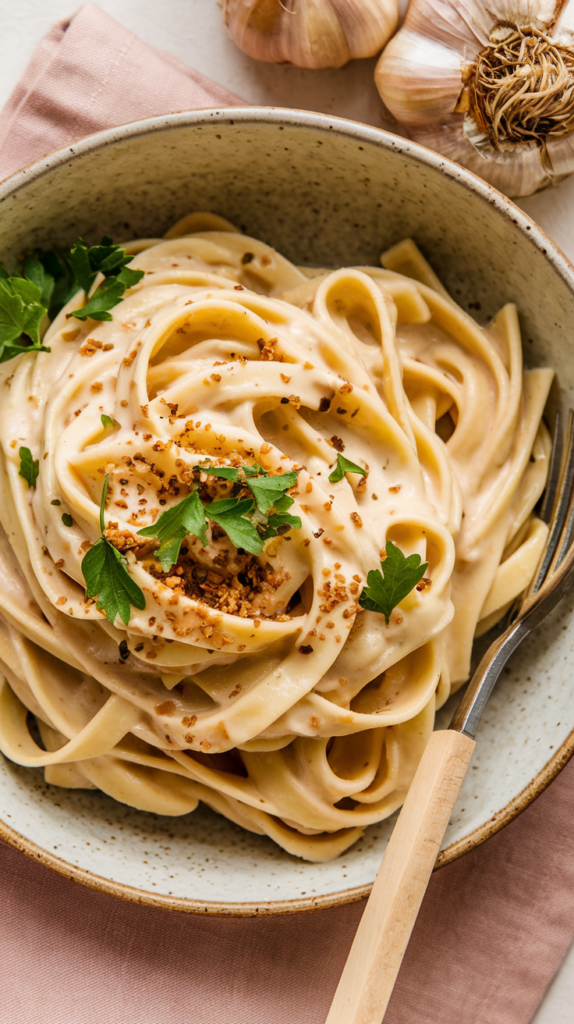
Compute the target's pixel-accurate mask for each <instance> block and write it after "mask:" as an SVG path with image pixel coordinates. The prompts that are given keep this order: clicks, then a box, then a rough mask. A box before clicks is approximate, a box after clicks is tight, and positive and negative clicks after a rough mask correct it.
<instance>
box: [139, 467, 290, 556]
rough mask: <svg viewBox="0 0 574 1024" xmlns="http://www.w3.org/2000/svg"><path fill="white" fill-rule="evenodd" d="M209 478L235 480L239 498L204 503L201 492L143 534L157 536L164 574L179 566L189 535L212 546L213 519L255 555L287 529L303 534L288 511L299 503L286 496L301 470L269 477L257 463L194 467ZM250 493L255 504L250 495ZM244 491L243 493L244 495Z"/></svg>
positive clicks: (193, 495) (162, 514) (162, 515)
mask: <svg viewBox="0 0 574 1024" xmlns="http://www.w3.org/2000/svg"><path fill="white" fill-rule="evenodd" d="M194 469H196V470H201V472H203V473H208V474H211V475H212V476H217V477H221V478H222V479H223V480H230V481H231V482H232V483H233V484H234V485H236V486H235V487H234V490H235V491H236V492H238V493H239V496H238V495H237V493H236V494H235V495H232V496H230V497H227V498H221V499H219V500H217V501H212V502H203V501H201V499H200V497H199V494H198V493H197V491H193V492H192V493H191V494H190V495H188V497H187V498H183V500H182V501H180V502H178V504H177V505H174V506H173V507H172V508H170V509H168V510H167V511H166V512H162V513H161V515H160V517H159V519H158V520H157V521H156V522H155V523H153V524H152V525H151V526H145V527H144V528H143V529H142V530H138V534H140V535H142V536H144V537H155V538H156V539H157V540H159V541H160V546H159V548H157V550H156V551H155V552H154V554H155V556H156V557H157V558H158V559H159V561H160V562H161V567H162V569H163V571H164V572H168V571H169V569H170V568H171V566H172V565H174V563H175V562H177V560H178V558H179V552H180V549H181V545H182V543H183V540H184V538H185V537H186V536H187V534H191V535H193V536H195V537H199V539H200V541H201V543H202V544H203V546H204V547H205V546H206V545H207V520H208V519H211V520H212V521H213V522H214V523H217V525H218V526H219V527H221V529H222V530H224V532H225V533H226V534H227V536H228V537H229V539H230V541H231V543H232V544H234V545H235V547H236V548H243V549H244V550H245V551H249V552H250V554H252V555H260V554H261V552H262V551H263V544H264V542H265V541H266V540H268V539H269V538H270V537H276V536H277V535H278V533H285V532H286V529H300V528H301V519H300V518H299V516H292V515H290V514H289V513H288V512H287V511H286V510H287V509H288V508H290V507H291V505H292V504H293V498H291V497H290V496H289V495H288V494H286V493H285V492H286V491H287V490H288V489H289V488H290V487H293V486H294V484H295V483H296V481H297V470H293V471H292V472H290V473H281V474H279V475H278V476H269V474H268V473H267V472H266V471H265V470H263V469H261V467H260V466H258V465H257V464H256V465H254V466H240V467H237V466H194ZM245 488H248V489H249V490H250V491H251V493H252V495H253V498H254V499H255V501H253V499H252V498H250V497H247V496H246V495H245ZM241 492H243V494H242V493H241Z"/></svg>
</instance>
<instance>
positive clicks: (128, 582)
mask: <svg viewBox="0 0 574 1024" xmlns="http://www.w3.org/2000/svg"><path fill="white" fill-rule="evenodd" d="M108 483H109V477H108V475H107V474H106V477H105V480H104V486H103V488H102V497H101V501H100V530H101V532H102V536H101V537H100V538H99V540H97V541H96V543H95V544H94V545H93V546H92V547H91V548H90V550H89V551H88V552H87V553H86V554H85V555H84V557H83V559H82V573H83V575H84V580H85V582H86V597H97V598H98V600H97V604H96V608H98V609H99V610H100V611H101V610H103V611H105V613H106V618H107V619H108V620H109V621H110V622H111V623H112V625H113V624H114V622H115V621H116V618H117V616H118V615H119V616H120V618H121V620H122V622H123V623H125V625H126V626H127V625H128V623H129V621H130V614H131V605H133V606H134V607H135V608H139V609H143V608H145V596H144V592H143V590H142V589H141V588H140V587H139V586H138V584H137V583H136V582H135V580H132V578H131V576H130V574H129V572H128V571H127V569H126V560H125V558H124V557H123V555H121V554H120V552H119V551H118V550H117V548H115V547H114V545H113V544H111V543H110V541H109V540H108V539H107V537H104V536H103V533H104V529H105V525H104V508H105V504H106V494H107V492H108Z"/></svg>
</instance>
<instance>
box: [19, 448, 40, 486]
mask: <svg viewBox="0 0 574 1024" xmlns="http://www.w3.org/2000/svg"><path fill="white" fill-rule="evenodd" d="M18 455H19V456H20V469H19V470H18V475H19V476H21V477H23V478H24V480H25V481H26V483H27V484H28V487H35V486H36V480H37V479H38V473H39V472H40V460H39V459H34V458H32V452H31V451H30V449H29V448H20V449H19V451H18Z"/></svg>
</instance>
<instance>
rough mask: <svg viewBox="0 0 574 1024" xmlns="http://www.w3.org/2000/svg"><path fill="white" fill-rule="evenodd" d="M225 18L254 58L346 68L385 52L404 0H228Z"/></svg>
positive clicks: (224, 1)
mask: <svg viewBox="0 0 574 1024" xmlns="http://www.w3.org/2000/svg"><path fill="white" fill-rule="evenodd" d="M222 8H223V20H224V22H225V24H226V26H227V29H228V32H229V34H230V36H231V38H232V39H233V41H234V42H235V43H237V45H238V46H239V47H240V48H241V49H242V50H243V51H244V52H245V53H247V54H249V56H250V57H256V58H257V59H258V60H266V61H270V62H272V63H274V64H295V65H296V66H297V67H300V68H340V67H342V66H343V64H346V63H347V61H349V60H352V59H353V58H355V57H372V56H374V54H376V53H379V51H380V50H381V49H382V47H383V46H384V45H385V43H386V42H387V39H389V38H390V37H391V35H392V34H393V32H394V31H395V29H396V27H397V24H398V17H399V0H222Z"/></svg>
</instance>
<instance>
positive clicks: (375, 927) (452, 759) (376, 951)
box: [326, 729, 475, 1024]
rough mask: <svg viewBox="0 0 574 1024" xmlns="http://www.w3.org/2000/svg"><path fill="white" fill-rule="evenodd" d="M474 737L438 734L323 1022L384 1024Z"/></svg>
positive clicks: (414, 785)
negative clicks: (382, 1023) (327, 1014)
mask: <svg viewBox="0 0 574 1024" xmlns="http://www.w3.org/2000/svg"><path fill="white" fill-rule="evenodd" d="M474 747H475V742H474V740H471V739H470V738H469V737H468V736H464V735H462V733H459V732H454V731H453V730H452V729H445V730H440V731H437V732H433V734H432V735H431V738H430V740H429V742H428V744H427V746H426V749H425V751H424V754H423V756H422V758H421V761H420V764H419V767H418V769H417V772H416V775H415V778H414V780H413V783H412V785H411V788H410V789H409V792H408V794H407V798H406V800H405V803H404V806H403V809H402V811H401V813H400V815H399V818H398V821H397V824H396V825H395V828H394V830H393V834H392V836H391V840H390V842H389V845H388V847H387V849H386V851H385V855H384V857H383V861H382V864H381V866H380V868H379V872H378V874H377V877H376V879H375V884H374V886H373V889H372V892H371V895H370V897H369V900H368V903H367V906H366V907H365V911H364V914H363V917H362V918H361V922H360V924H359V927H358V929H357V933H356V935H355V939H354V941H353V945H352V946H351V951H350V953H349V956H348V958H347V963H346V964H345V967H344V970H343V973H342V975H341V978H340V981H339V985H338V987H337V991H336V992H335V997H334V999H333V1002H332V1004H331V1009H330V1011H329V1016H328V1017H327V1020H326V1024H381V1021H382V1019H383V1016H384V1014H385V1011H386V1009H387V1005H388V1002H389V999H390V997H391V993H392V991H393V987H394V984H395V980H396V977H397V974H398V973H399V968H400V966H401V962H402V959H403V956H404V952H405V950H406V948H407V943H408V941H409V938H410V935H411V932H412V929H413V927H414V923H415V921H416V918H417V914H418V912H419V907H420V905H421V902H422V898H423V896H424V894H425V890H426V887H427V885H428V883H429V879H430V876H431V874H432V870H433V867H434V864H435V861H436V858H437V855H438V851H439V848H440V844H441V842H442V838H443V836H444V833H445V831H446V827H447V825H448V822H449V818H450V815H451V812H452V809H453V807H454V805H455V802H456V798H457V796H458V791H459V789H460V787H461V784H462V780H463V779H464V776H465V774H466V769H467V768H468V764H469V761H470V759H471V757H472V752H473V750H474Z"/></svg>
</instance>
